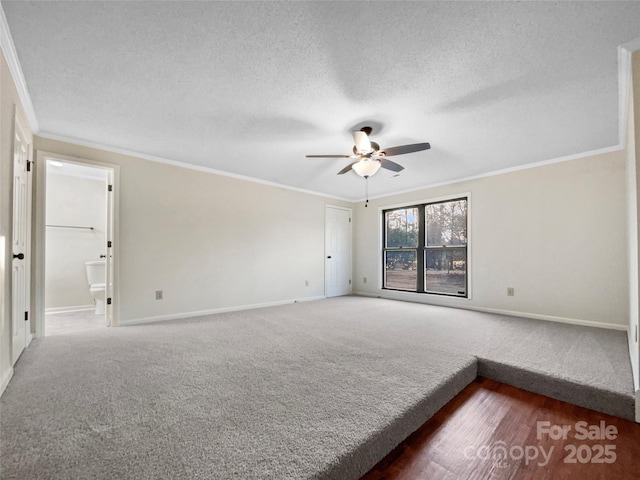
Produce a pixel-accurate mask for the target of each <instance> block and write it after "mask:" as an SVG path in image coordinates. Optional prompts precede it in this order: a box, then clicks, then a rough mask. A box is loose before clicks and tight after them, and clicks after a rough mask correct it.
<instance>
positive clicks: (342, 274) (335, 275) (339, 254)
mask: <svg viewBox="0 0 640 480" xmlns="http://www.w3.org/2000/svg"><path fill="white" fill-rule="evenodd" d="M324 251H325V270H324V271H325V273H324V277H325V296H327V297H337V296H340V295H349V294H350V293H351V210H350V209H348V208H342V207H333V206H329V205H327V207H326V213H325V242H324Z"/></svg>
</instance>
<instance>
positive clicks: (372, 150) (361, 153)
mask: <svg viewBox="0 0 640 480" xmlns="http://www.w3.org/2000/svg"><path fill="white" fill-rule="evenodd" d="M352 133H353V142H354V146H353V155H307V158H350V159H352V160H354V161H353V162H352V163H350V164H349V165H347V166H346V167H344V168H343V169H342V170H340V171H339V172H338V175H343V174H345V173H347V172H349V171H351V170H353V171H354V172H356V173H357V174H358V175H360V176H361V177H364V178H369V177H370V176H372V175H374V174H375V173H376V172H377V171H378V170H379V169H380V168H385V169H387V170H391V171H392V172H400V171H402V170H404V167H403V166H402V165H399V164H397V163H396V162H392V161H391V160H389V159H388V158H387V157H391V156H394V155H404V154H406V153H413V152H420V151H421V150H428V149H429V148H431V145H429V144H428V143H413V144H411V145H400V146H398V147H391V148H384V149H381V148H380V145H378V144H377V143H376V142H372V141H370V140H369V135H370V134H371V127H362V128H361V129H360V130H358V131H355V132H352Z"/></svg>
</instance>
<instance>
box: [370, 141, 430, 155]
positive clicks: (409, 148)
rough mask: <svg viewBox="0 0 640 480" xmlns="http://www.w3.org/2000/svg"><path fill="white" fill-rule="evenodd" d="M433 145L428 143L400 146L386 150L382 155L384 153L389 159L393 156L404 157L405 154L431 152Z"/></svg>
mask: <svg viewBox="0 0 640 480" xmlns="http://www.w3.org/2000/svg"><path fill="white" fill-rule="evenodd" d="M430 148H431V145H429V144H428V143H412V144H411V145H400V146H399V147H391V148H385V149H383V150H382V151H381V152H380V153H384V154H385V155H386V156H387V157H391V156H392V155H404V154H405V153H413V152H420V151H421V150H429V149H430Z"/></svg>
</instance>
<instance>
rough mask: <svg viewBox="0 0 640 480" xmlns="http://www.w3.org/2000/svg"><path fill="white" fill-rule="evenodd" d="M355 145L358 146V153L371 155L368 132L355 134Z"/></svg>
mask: <svg viewBox="0 0 640 480" xmlns="http://www.w3.org/2000/svg"><path fill="white" fill-rule="evenodd" d="M353 143H355V144H356V150H357V151H358V153H369V152H370V151H371V142H370V141H369V135H367V133H366V132H363V131H358V132H353Z"/></svg>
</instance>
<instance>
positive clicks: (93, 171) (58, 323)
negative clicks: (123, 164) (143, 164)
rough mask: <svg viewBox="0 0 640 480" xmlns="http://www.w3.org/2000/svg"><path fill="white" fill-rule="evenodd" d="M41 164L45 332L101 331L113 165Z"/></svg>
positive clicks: (104, 322) (109, 255)
mask: <svg viewBox="0 0 640 480" xmlns="http://www.w3.org/2000/svg"><path fill="white" fill-rule="evenodd" d="M45 162H46V168H45V169H44V170H45V182H46V188H45V189H44V190H45V198H44V200H45V208H44V223H45V225H44V227H45V228H44V245H45V246H44V248H45V252H44V253H45V254H44V259H45V262H44V263H45V265H44V335H46V336H49V335H65V334H69V333H74V332H87V331H94V332H96V333H99V332H101V331H105V329H106V327H107V326H109V325H110V323H111V318H110V315H109V314H108V313H109V312H108V309H107V308H106V307H107V305H106V304H107V299H108V298H109V295H108V291H109V288H108V285H110V284H111V282H112V281H111V278H108V277H112V275H109V272H108V270H111V268H110V267H111V266H110V265H109V262H110V261H111V260H112V253H111V251H110V248H109V245H110V243H109V242H110V238H112V237H111V230H112V217H113V200H112V198H111V195H110V193H111V191H112V188H113V187H112V185H113V169H110V168H105V167H101V166H95V165H90V164H82V163H77V162H71V161H65V160H63V159H57V158H48V159H46V160H45ZM110 186H111V191H110Z"/></svg>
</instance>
